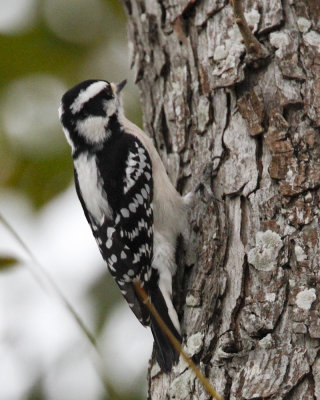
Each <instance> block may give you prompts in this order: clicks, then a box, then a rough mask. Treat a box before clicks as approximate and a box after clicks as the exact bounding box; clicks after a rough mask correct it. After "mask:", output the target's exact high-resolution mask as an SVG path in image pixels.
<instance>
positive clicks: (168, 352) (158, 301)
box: [150, 289, 181, 372]
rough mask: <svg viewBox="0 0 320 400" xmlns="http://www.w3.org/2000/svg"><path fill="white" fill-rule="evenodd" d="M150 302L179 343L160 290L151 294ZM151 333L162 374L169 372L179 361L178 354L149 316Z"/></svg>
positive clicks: (178, 336) (179, 338)
mask: <svg viewBox="0 0 320 400" xmlns="http://www.w3.org/2000/svg"><path fill="white" fill-rule="evenodd" d="M151 302H152V304H153V305H154V307H155V308H156V310H157V311H158V313H159V314H160V316H161V318H162V319H163V321H164V323H165V324H166V325H167V327H168V328H169V329H170V331H171V332H172V334H173V335H174V336H175V337H176V339H177V340H179V342H180V343H181V336H180V334H179V332H178V331H177V329H176V328H175V327H174V325H173V323H172V321H171V319H170V317H169V313H168V307H167V305H166V302H165V300H164V298H163V296H162V293H161V291H160V289H156V290H154V291H153V292H152V295H151ZM150 326H151V331H152V334H153V337H154V341H155V355H156V359H157V361H158V364H159V365H160V368H161V369H162V371H163V372H170V371H171V369H172V366H173V365H174V364H176V363H177V362H178V360H179V353H178V352H177V351H176V349H175V348H174V347H173V346H172V344H171V342H170V340H169V338H168V337H167V335H166V334H165V333H164V332H163V331H162V329H161V328H160V326H159V324H158V322H157V321H156V320H155V319H154V317H153V316H151V320H150Z"/></svg>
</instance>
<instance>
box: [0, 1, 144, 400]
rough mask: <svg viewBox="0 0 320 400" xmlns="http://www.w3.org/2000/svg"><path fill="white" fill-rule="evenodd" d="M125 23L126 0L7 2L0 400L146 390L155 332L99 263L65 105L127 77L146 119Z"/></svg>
mask: <svg viewBox="0 0 320 400" xmlns="http://www.w3.org/2000/svg"><path fill="white" fill-rule="evenodd" d="M125 24H126V20H125V15H124V13H123V10H122V7H121V5H120V2H119V1H118V0H114V1H113V0H68V1H66V0H10V1H8V0H0V57H1V62H0V399H1V400H47V399H52V400H73V399H74V400H89V399H90V400H106V399H119V400H120V399H128V400H129V399H136V400H138V399H143V398H145V397H146V387H147V385H146V374H147V366H148V359H149V357H150V354H151V348H152V338H151V333H150V332H149V331H148V330H147V329H145V328H143V327H142V326H141V325H140V324H139V322H138V321H137V320H136V319H135V317H134V315H133V314H132V313H131V312H130V310H129V309H128V307H127V306H126V304H125V303H124V301H123V300H122V298H121V296H120V294H119V291H118V289H117V287H116V285H115V284H114V282H113V281H112V279H111V277H110V275H109V273H108V272H107V269H106V266H105V265H104V263H103V262H102V259H101V257H100V253H99V251H98V249H97V246H96V243H95V241H94V240H93V238H92V235H91V232H90V229H89V227H88V225H87V222H86V220H85V217H84V215H83V213H82V209H81V208H80V203H79V201H78V199H77V198H76V194H75V190H74V186H73V170H72V160H71V153H70V148H69V146H68V145H67V143H66V140H65V138H64V135H63V133H62V130H61V128H60V124H59V121H58V114H57V109H58V106H59V102H60V98H61V96H62V94H63V93H64V92H65V91H66V90H67V89H68V88H70V87H71V86H73V85H74V84H76V83H78V82H79V81H82V80H85V79H90V78H102V79H106V80H109V81H113V82H117V81H120V80H122V79H124V78H127V79H128V84H127V87H126V88H125V90H124V103H125V109H126V111H127V116H128V117H129V118H130V119H131V120H133V121H134V122H136V123H137V124H138V125H140V126H141V113H140V109H139V97H138V93H137V89H136V87H135V86H134V84H133V78H132V73H131V72H130V69H129V63H130V61H129V58H130V55H129V46H128V43H127V34H126V27H125ZM3 219H5V220H6V221H7V222H8V223H9V225H10V226H11V227H12V228H13V229H14V230H15V231H16V232H17V233H18V234H19V236H20V237H21V238H22V240H23V241H24V242H25V243H26V245H27V247H28V248H29V250H30V251H31V252H32V253H33V254H34V256H35V258H36V259H37V260H38V263H39V264H40V265H41V267H42V268H43V269H44V270H45V271H46V273H47V274H49V275H50V276H51V277H52V278H53V279H54V281H55V282H56V284H57V285H58V287H59V288H60V289H61V291H62V292H63V293H64V294H65V296H66V297H67V299H68V300H69V301H70V303H71V304H72V305H73V307H74V308H75V309H76V311H77V312H78V313H79V315H80V316H81V318H82V319H83V321H84V323H85V324H86V326H87V327H88V329H89V330H90V331H91V332H92V333H93V334H94V336H95V337H96V338H97V341H98V344H99V347H100V353H101V355H102V358H103V367H102V370H103V371H102V372H101V370H100V374H99V373H98V372H97V363H96V354H95V353H94V351H93V349H92V347H90V344H89V342H88V341H87V340H86V338H85V336H84V335H83V332H82V331H81V330H80V329H79V327H78V326H77V324H76V323H75V322H74V320H73V319H72V317H71V315H70V313H69V312H68V310H67V308H66V307H65V306H64V305H63V304H62V303H61V301H60V300H59V298H57V296H55V295H52V293H51V292H50V290H48V289H47V288H46V287H44V285H43V284H40V283H39V282H38V281H37V280H36V279H35V278H34V276H33V275H32V274H31V273H30V267H36V262H35V260H34V259H32V258H30V255H29V254H28V252H26V251H25V249H23V246H21V245H20V244H19V243H18V241H17V239H16V238H15V237H14V235H12V233H11V232H10V229H8V227H6V225H5V223H4V222H3ZM101 374H104V375H105V379H106V381H107V384H111V386H112V389H111V390H109V393H108V392H107V391H106V389H105V386H104V385H103V383H102V380H101V376H99V375H101ZM112 390H114V392H112Z"/></svg>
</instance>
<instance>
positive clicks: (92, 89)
mask: <svg viewBox="0 0 320 400" xmlns="http://www.w3.org/2000/svg"><path fill="white" fill-rule="evenodd" d="M107 85H108V83H107V82H103V81H98V82H94V83H92V84H91V85H89V86H88V87H87V88H86V89H83V90H81V91H80V93H79V94H78V96H77V97H76V99H75V100H74V102H73V103H72V104H71V106H70V110H71V111H72V114H75V113H77V112H79V111H80V110H81V109H82V107H83V105H84V104H85V103H86V102H87V101H89V100H90V99H92V98H93V97H94V96H96V95H97V94H98V93H100V92H101V91H102V90H103V89H104V88H106V87H107Z"/></svg>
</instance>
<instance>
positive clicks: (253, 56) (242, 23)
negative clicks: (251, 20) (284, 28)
mask: <svg viewBox="0 0 320 400" xmlns="http://www.w3.org/2000/svg"><path fill="white" fill-rule="evenodd" d="M242 2H243V0H233V1H232V3H233V13H234V18H235V22H236V24H237V25H238V27H239V30H240V32H241V35H242V37H243V41H244V45H245V46H246V49H247V53H248V55H249V59H250V61H254V60H258V59H260V58H266V57H267V56H268V51H267V50H266V48H265V47H264V46H262V44H261V43H260V42H259V40H258V39H257V38H256V37H255V36H254V34H253V33H252V30H251V29H250V27H249V26H248V23H247V20H246V18H245V16H244V12H243V8H242ZM232 3H231V4H232Z"/></svg>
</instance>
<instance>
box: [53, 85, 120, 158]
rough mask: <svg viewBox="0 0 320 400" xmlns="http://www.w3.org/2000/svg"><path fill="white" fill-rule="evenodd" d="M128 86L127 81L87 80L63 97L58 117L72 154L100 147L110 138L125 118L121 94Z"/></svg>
mask: <svg viewBox="0 0 320 400" xmlns="http://www.w3.org/2000/svg"><path fill="white" fill-rule="evenodd" d="M125 84H126V80H124V81H122V82H120V83H110V82H107V81H103V80H87V81H84V82H81V83H79V84H78V85H76V86H74V87H73V88H72V89H70V90H68V91H67V92H66V93H65V94H64V95H63V96H62V99H61V104H60V107H59V117H60V121H61V124H62V127H63V130H64V133H65V135H66V138H67V140H68V142H69V144H70V145H71V148H72V150H73V152H74V151H75V150H77V149H78V148H79V147H82V148H86V147H88V148H90V147H97V146H98V147H99V146H101V145H102V144H103V143H104V142H105V141H106V140H107V139H108V138H109V137H110V135H111V130H112V127H113V125H114V124H116V123H118V120H119V117H120V118H121V116H122V115H123V107H122V99H121V94H120V92H121V90H122V88H123V87H124V86H125Z"/></svg>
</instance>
